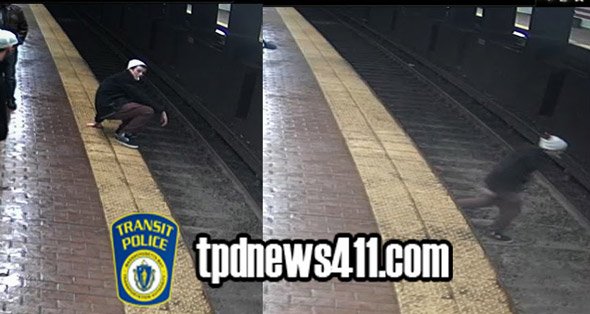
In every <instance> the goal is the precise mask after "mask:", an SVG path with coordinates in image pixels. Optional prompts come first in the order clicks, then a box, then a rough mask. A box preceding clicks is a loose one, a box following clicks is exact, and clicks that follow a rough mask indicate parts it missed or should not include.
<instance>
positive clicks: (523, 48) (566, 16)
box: [336, 6, 590, 187]
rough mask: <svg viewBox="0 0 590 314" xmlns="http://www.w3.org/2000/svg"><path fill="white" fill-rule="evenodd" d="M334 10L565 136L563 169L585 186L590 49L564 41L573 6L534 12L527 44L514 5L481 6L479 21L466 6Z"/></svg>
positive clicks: (539, 127)
mask: <svg viewBox="0 0 590 314" xmlns="http://www.w3.org/2000/svg"><path fill="white" fill-rule="evenodd" d="M336 10H337V12H339V13H341V14H343V15H345V16H347V17H348V18H352V19H353V20H355V21H357V22H359V23H361V24H364V25H365V27H367V28H370V29H372V30H373V31H374V32H375V34H377V36H380V37H381V38H383V39H385V40H390V41H391V42H393V43H395V44H397V45H399V46H400V47H402V48H404V49H405V50H407V51H409V52H411V53H412V54H414V55H416V56H418V57H419V58H422V59H425V60H427V61H428V62H429V63H432V64H434V65H435V66H436V67H438V69H439V70H442V72H445V73H447V74H450V75H451V77H454V78H455V80H457V81H460V82H462V84H465V85H468V86H470V87H472V88H474V89H476V90H478V91H480V92H482V94H483V95H486V96H487V98H489V99H491V100H492V101H494V102H495V103H497V104H499V105H500V106H501V107H502V108H503V109H506V110H507V111H508V112H510V113H511V114H512V115H515V116H516V117H517V118H518V120H520V122H522V123H523V124H526V126H527V128H529V129H534V130H536V132H538V133H540V132H543V131H549V132H553V133H555V134H558V135H560V136H562V137H564V138H566V139H567V140H568V142H569V144H570V147H569V150H568V156H569V157H568V159H567V160H566V161H564V163H566V164H565V166H566V168H570V170H571V171H573V172H574V173H576V175H577V176H578V178H579V179H581V180H582V181H583V182H582V183H584V184H585V185H586V186H587V187H590V177H589V176H588V174H589V173H590V142H589V141H588V140H587V138H588V135H589V134H590V123H588V121H590V97H588V91H589V90H590V75H589V73H590V71H589V69H590V51H588V50H586V49H583V48H580V47H577V46H574V45H571V44H568V39H569V34H570V30H571V25H572V21H573V10H574V8H534V11H533V17H532V18H531V25H530V29H529V30H528V32H527V33H528V38H527V39H524V38H519V37H517V36H515V35H513V34H512V32H513V31H514V30H515V27H514V17H515V12H516V7H493V8H490V7H488V8H484V16H483V17H477V16H476V15H475V12H476V8H475V7H468V6H461V7H453V8H449V7H443V6H440V7H412V6H388V7H383V6H379V7H371V6H356V7H339V8H338V9H336ZM486 13H487V14H486ZM529 137H531V136H529ZM531 138H532V137H531ZM580 172H581V173H580Z"/></svg>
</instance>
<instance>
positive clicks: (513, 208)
mask: <svg viewBox="0 0 590 314" xmlns="http://www.w3.org/2000/svg"><path fill="white" fill-rule="evenodd" d="M457 204H458V205H459V206H461V207H465V208H477V207H485V206H491V205H495V206H497V207H498V209H499V210H500V213H499V214H498V217H496V220H495V221H494V223H493V224H492V226H491V228H492V230H494V231H498V232H500V231H503V230H504V229H506V228H507V227H508V225H510V223H511V222H512V221H513V220H514V219H515V218H516V217H518V215H519V214H520V212H521V205H522V200H521V196H520V194H519V193H517V192H496V191H490V190H488V189H482V194H481V195H480V196H477V197H471V198H465V199H460V200H457Z"/></svg>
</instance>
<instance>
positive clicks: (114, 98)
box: [94, 70, 165, 122]
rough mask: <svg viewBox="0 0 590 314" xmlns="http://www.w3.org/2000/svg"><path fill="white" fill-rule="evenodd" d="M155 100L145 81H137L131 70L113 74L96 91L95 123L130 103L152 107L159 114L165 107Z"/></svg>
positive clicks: (161, 102) (158, 100)
mask: <svg viewBox="0 0 590 314" xmlns="http://www.w3.org/2000/svg"><path fill="white" fill-rule="evenodd" d="M154 98H158V97H154V95H153V93H152V91H151V89H150V88H149V86H147V84H146V82H145V81H144V79H142V80H139V81H136V80H135V79H134V78H133V75H132V74H131V72H129V70H125V71H122V72H119V73H116V74H113V75H111V76H109V77H107V78H106V79H105V80H104V81H102V83H100V86H99V87H98V89H97V90H96V97H95V99H94V105H95V107H96V116H95V118H94V121H96V122H102V121H103V120H105V119H107V118H108V117H110V116H112V115H113V114H115V113H116V112H117V111H119V110H120V109H121V107H122V106H123V105H124V104H126V103H129V102H136V103H139V104H142V105H146V106H150V107H152V108H153V109H154V111H155V112H156V113H158V114H159V113H161V112H162V111H164V110H165V107H164V105H163V101H161V100H160V99H157V101H154V100H153V99H154Z"/></svg>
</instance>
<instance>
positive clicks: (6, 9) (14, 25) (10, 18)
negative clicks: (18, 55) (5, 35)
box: [0, 4, 29, 45]
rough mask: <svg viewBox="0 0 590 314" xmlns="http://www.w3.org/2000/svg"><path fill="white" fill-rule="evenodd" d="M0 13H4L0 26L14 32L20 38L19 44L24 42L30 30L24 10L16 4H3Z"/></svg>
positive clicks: (0, 6)
mask: <svg viewBox="0 0 590 314" xmlns="http://www.w3.org/2000/svg"><path fill="white" fill-rule="evenodd" d="M0 14H2V21H3V23H2V24H0V28H2V29H5V30H8V31H11V32H13V33H14V34H15V35H16V38H17V39H18V44H17V45H20V44H22V43H23V42H24V41H25V38H26V37H27V33H28V31H29V25H28V24H27V20H26V19H25V14H24V13H23V10H22V9H21V8H20V7H19V6H17V5H14V4H10V5H7V4H1V5H0Z"/></svg>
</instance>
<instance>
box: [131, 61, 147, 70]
mask: <svg viewBox="0 0 590 314" xmlns="http://www.w3.org/2000/svg"><path fill="white" fill-rule="evenodd" d="M136 66H142V67H144V68H147V65H145V63H143V62H142V61H140V60H137V59H131V60H129V63H127V70H129V69H131V68H134V67H136Z"/></svg>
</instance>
